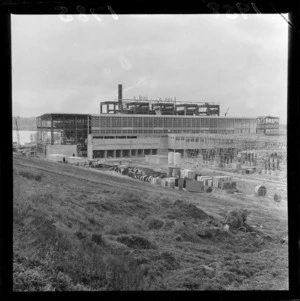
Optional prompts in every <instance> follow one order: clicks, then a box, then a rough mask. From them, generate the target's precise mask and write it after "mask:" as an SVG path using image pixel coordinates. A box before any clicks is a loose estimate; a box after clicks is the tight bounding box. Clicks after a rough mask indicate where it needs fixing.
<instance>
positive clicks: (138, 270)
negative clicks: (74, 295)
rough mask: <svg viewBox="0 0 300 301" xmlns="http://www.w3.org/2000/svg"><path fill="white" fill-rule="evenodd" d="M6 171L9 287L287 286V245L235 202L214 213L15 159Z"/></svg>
mask: <svg viewBox="0 0 300 301" xmlns="http://www.w3.org/2000/svg"><path fill="white" fill-rule="evenodd" d="M53 164H55V163H53ZM13 175H14V228H13V229H14V236H13V251H14V262H13V276H14V282H13V285H14V290H15V291H53V290H55V291H65V290H67V291H68V290H97V291H99V290H165V289H167V290H176V289H181V290H224V289H225V290H228V289H230V290H232V289H256V290H259V289H285V286H286V285H287V280H286V279H287V245H286V244H282V243H280V239H279V237H276V235H269V234H265V233H264V232H263V230H262V229H260V228H254V227H252V226H250V225H249V224H248V223H247V218H248V216H249V215H251V212H249V211H248V210H247V209H245V208H233V209H232V210H230V211H228V210H226V211H224V212H223V213H221V214H220V216H218V217H216V216H212V215H210V214H208V213H206V212H205V210H201V209H200V208H198V206H196V205H195V203H192V202H189V201H188V200H182V199H175V200H174V199H170V198H168V197H166V196H164V195H162V194H160V193H159V192H154V193H153V194H152V195H149V194H146V193H144V194H143V191H141V193H140V194H138V193H130V192H124V191H122V190H121V189H118V188H117V182H116V187H106V186H105V185H101V183H99V184H97V185H96V184H95V183H89V182H85V183H83V182H82V181H80V180H78V179H76V178H74V179H72V180H70V179H69V178H65V177H64V176H63V175H61V176H58V175H55V174H52V173H50V172H45V171H43V172H40V171H37V170H35V169H34V168H30V167H24V166H22V165H18V164H16V163H14V172H13ZM116 181H117V180H116ZM204 197H205V196H204Z"/></svg>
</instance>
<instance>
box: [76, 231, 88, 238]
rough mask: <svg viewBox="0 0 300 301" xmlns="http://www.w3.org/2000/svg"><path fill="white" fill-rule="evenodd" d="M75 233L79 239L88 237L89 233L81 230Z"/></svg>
mask: <svg viewBox="0 0 300 301" xmlns="http://www.w3.org/2000/svg"><path fill="white" fill-rule="evenodd" d="M75 235H76V236H77V238H79V239H84V238H86V237H87V233H86V232H81V231H77V232H75Z"/></svg>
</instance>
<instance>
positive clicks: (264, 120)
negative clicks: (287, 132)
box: [257, 116, 279, 136]
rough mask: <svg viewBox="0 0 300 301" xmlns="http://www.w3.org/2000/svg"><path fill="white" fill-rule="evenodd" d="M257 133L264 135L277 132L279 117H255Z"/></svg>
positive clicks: (272, 134)
mask: <svg viewBox="0 0 300 301" xmlns="http://www.w3.org/2000/svg"><path fill="white" fill-rule="evenodd" d="M257 133H258V134H265V135H270V136H274V135H278V134H279V118H278V117H272V116H260V117H257Z"/></svg>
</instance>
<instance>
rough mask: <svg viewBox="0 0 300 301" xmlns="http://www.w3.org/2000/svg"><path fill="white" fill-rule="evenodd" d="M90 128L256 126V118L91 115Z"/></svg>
mask: <svg viewBox="0 0 300 301" xmlns="http://www.w3.org/2000/svg"><path fill="white" fill-rule="evenodd" d="M91 126H92V128H95V127H100V128H107V127H108V128H124V127H133V128H135V127H142V128H148V127H149V128H153V127H154V128H156V127H164V128H199V127H200V128H205V127H206V128H214V127H215V128H256V119H235V118H231V119H229V118H221V119H219V118H201V117H198V118H188V117H157V116H155V117H140V116H138V117H137V116H105V115H104V116H92V117H91Z"/></svg>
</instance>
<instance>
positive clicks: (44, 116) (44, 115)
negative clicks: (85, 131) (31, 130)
mask: <svg viewBox="0 0 300 301" xmlns="http://www.w3.org/2000/svg"><path fill="white" fill-rule="evenodd" d="M90 115H91V114H77V113H46V114H43V115H40V116H37V117H36V118H50V117H52V116H80V117H87V116H90Z"/></svg>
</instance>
